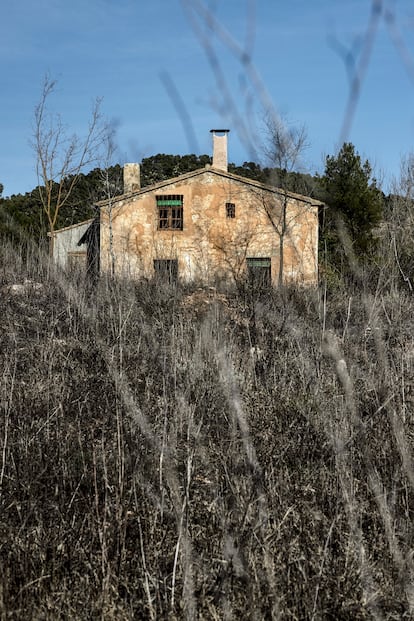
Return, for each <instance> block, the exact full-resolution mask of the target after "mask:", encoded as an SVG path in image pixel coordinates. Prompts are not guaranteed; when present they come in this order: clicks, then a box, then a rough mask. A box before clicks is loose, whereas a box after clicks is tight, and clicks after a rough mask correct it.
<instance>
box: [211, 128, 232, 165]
mask: <svg viewBox="0 0 414 621" xmlns="http://www.w3.org/2000/svg"><path fill="white" fill-rule="evenodd" d="M229 131H230V130H229V129H211V130H210V133H211V134H213V168H218V169H219V170H224V171H225V172H227V134H228V133H229Z"/></svg>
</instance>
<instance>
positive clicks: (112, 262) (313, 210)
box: [56, 130, 322, 285]
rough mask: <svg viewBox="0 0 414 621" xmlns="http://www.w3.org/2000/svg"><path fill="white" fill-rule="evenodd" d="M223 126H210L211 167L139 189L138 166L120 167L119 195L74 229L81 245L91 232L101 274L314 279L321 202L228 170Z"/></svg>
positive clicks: (229, 279)
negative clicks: (95, 217)
mask: <svg viewBox="0 0 414 621" xmlns="http://www.w3.org/2000/svg"><path fill="white" fill-rule="evenodd" d="M228 131H229V130H211V133H212V137H213V161H212V164H211V165H207V166H206V167H205V168H202V169H199V170H195V171H193V172H189V173H186V174H182V175H180V176H178V177H175V178H173V179H168V180H166V181H161V182H159V183H156V184H154V185H151V186H147V187H144V188H141V184H140V173H139V165H138V164H126V165H125V167H124V193H123V194H122V195H120V196H116V197H113V198H111V199H109V200H105V201H101V202H99V203H98V204H97V207H98V208H99V218H98V221H97V222H94V223H91V224H90V228H88V229H87V230H86V231H85V230H84V229H83V228H82V229H79V242H78V243H80V244H81V245H84V244H85V243H86V245H87V246H88V248H89V247H90V240H91V239H93V238H95V237H96V235H97V236H98V242H96V241H95V242H94V244H93V247H94V248H95V250H94V252H99V270H100V272H101V273H102V272H104V273H110V274H114V275H118V276H127V277H131V278H141V277H145V278H152V277H154V276H158V277H162V278H168V279H169V280H174V279H176V278H180V279H181V280H184V281H191V280H195V281H198V282H200V283H204V284H211V283H213V282H217V281H226V282H235V281H237V280H240V279H243V278H245V277H246V276H249V277H250V278H254V279H257V278H259V279H260V280H261V281H262V282H265V283H267V284H275V285H276V284H277V283H278V281H279V276H280V271H281V269H282V272H283V281H284V282H298V283H303V284H316V282H317V276H318V209H319V207H320V206H321V205H322V204H321V203H320V202H319V201H316V200H313V199H311V198H308V197H305V196H301V195H298V194H293V193H291V192H285V191H283V190H281V189H278V188H275V187H272V186H269V185H265V184H263V183H259V182H257V181H254V180H251V179H247V178H245V177H241V176H238V175H234V174H232V173H229V172H228V169H227V168H228V166H227V139H228ZM83 224H84V223H82V225H83ZM79 226H80V227H81V225H79ZM93 227H95V231H96V230H97V232H96V235H91V230H92V228H93ZM56 235H57V236H58V235H59V231H57V232H56ZM89 254H90V255H92V253H91V252H90V253H89ZM88 263H90V261H88ZM281 266H282V267H281Z"/></svg>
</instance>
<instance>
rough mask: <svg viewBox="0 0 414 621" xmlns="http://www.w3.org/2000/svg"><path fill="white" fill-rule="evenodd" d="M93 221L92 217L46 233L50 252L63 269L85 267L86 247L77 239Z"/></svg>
mask: <svg viewBox="0 0 414 621" xmlns="http://www.w3.org/2000/svg"><path fill="white" fill-rule="evenodd" d="M92 223H93V219H89V220H85V221H84V222H79V223H78V224H73V225H71V226H65V227H64V228H63V229H58V230H57V231H55V232H54V233H53V235H52V234H51V233H48V236H49V237H50V240H51V241H50V243H51V253H52V256H53V258H54V260H55V262H56V263H57V264H58V265H59V266H60V267H62V268H63V269H69V270H73V269H79V270H86V268H87V248H86V247H84V246H83V244H82V245H79V240H80V239H81V238H82V237H83V236H84V235H85V234H86V232H87V231H88V229H89V228H90V226H91V225H92Z"/></svg>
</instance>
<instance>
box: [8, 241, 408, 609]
mask: <svg viewBox="0 0 414 621" xmlns="http://www.w3.org/2000/svg"><path fill="white" fill-rule="evenodd" d="M382 278H383V276H381V274H380V277H379V279H378V281H377V282H378V286H377V288H376V290H375V291H374V292H373V293H370V292H367V291H365V293H364V292H363V287H361V288H360V290H359V292H355V291H350V290H345V288H342V289H338V290H337V291H336V292H331V293H328V294H327V295H326V296H324V295H323V294H322V293H321V294H320V293H319V292H318V291H316V290H309V291H307V290H286V291H283V293H282V292H278V291H273V292H269V293H268V294H266V295H257V296H256V295H252V292H251V291H248V290H247V291H246V292H244V293H241V292H238V293H232V292H227V294H226V295H225V296H224V295H219V296H217V297H216V296H215V293H214V290H210V291H208V292H206V293H205V294H203V293H202V292H200V291H198V290H195V289H193V290H191V291H190V290H186V291H183V290H181V289H180V288H173V287H169V286H165V287H160V286H159V284H157V283H151V282H150V283H138V284H131V283H121V282H114V281H110V280H108V281H101V282H100V283H99V284H98V286H97V288H96V289H89V288H88V286H87V285H86V286H85V284H84V283H83V284H82V283H79V282H75V280H74V279H68V278H66V277H65V276H64V275H62V274H60V273H58V272H55V271H54V270H53V268H52V267H51V266H50V265H49V264H48V262H47V261H45V260H44V259H43V258H42V257H41V256H40V255H39V256H38V255H35V253H26V254H23V253H16V252H15V251H14V250H13V249H12V248H10V247H9V248H4V250H2V256H1V268H0V287H1V291H2V295H1V297H0V305H1V316H2V324H3V330H2V333H1V337H0V338H1V347H0V352H1V353H0V356H1V363H0V368H1V369H2V374H1V390H0V395H1V402H0V405H1V428H0V503H1V505H0V506H1V521H0V572H1V580H0V586H1V589H0V612H1V618H2V619H6V618H7V619H54V620H55V619H91V618H102V619H117V620H119V619H146V618H148V619H163V618H164V619H171V618H172V619H174V618H177V619H178V618H187V619H195V618H200V619H271V618H273V619H301V620H302V619H313V620H316V619H369V618H376V619H377V618H379V619H401V618H404V617H405V618H407V619H408V618H411V617H412V614H413V606H414V602H413V593H412V588H413V573H412V572H413V566H412V549H413V519H412V518H413V513H412V511H413V510H414V505H413V493H414V469H413V464H412V445H413V437H414V427H413V420H412V412H413V401H412V400H413V390H414V342H413V335H412V329H411V322H412V317H413V313H414V308H413V306H414V305H413V300H412V297H408V295H406V294H405V293H404V292H401V291H400V290H398V288H394V289H393V288H392V287H390V284H389V282H384V284H381V283H382V282H383V281H382ZM39 283H40V284H41V285H42V286H38V284H39ZM14 284H22V285H24V287H22V288H20V289H17V290H13V289H11V288H10V285H14ZM81 284H82V286H80V285H81ZM197 301H199V302H200V303H198V302H197ZM412 505H413V506H412Z"/></svg>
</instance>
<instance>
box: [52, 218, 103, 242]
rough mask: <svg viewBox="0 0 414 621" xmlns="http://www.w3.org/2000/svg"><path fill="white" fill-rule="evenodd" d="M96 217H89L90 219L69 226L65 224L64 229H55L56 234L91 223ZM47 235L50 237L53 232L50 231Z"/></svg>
mask: <svg viewBox="0 0 414 621" xmlns="http://www.w3.org/2000/svg"><path fill="white" fill-rule="evenodd" d="M94 219H95V218H89V220H83V221H82V222H77V223H76V224H70V225H69V226H65V227H63V229H56V230H55V231H54V235H56V234H57V233H63V231H69V230H70V229H76V228H77V227H78V226H82V224H91V223H92V222H93V221H94ZM47 235H48V237H50V236H51V235H52V234H51V232H50V231H49V232H48V234H47Z"/></svg>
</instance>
